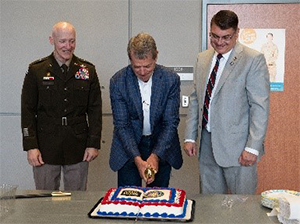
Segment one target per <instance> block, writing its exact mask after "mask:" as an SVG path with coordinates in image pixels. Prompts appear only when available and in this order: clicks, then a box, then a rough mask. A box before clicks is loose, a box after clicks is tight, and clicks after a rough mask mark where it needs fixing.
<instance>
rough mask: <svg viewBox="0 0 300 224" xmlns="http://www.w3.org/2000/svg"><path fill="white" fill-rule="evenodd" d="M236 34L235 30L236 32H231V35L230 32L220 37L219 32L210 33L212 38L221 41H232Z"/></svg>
mask: <svg viewBox="0 0 300 224" xmlns="http://www.w3.org/2000/svg"><path fill="white" fill-rule="evenodd" d="M234 35H235V32H234V33H233V34H231V35H230V34H228V35H225V36H223V37H219V36H218V35H217V34H214V33H209V37H210V39H212V40H214V41H219V40H221V41H224V42H228V41H230V40H231V39H232V38H233V36H234Z"/></svg>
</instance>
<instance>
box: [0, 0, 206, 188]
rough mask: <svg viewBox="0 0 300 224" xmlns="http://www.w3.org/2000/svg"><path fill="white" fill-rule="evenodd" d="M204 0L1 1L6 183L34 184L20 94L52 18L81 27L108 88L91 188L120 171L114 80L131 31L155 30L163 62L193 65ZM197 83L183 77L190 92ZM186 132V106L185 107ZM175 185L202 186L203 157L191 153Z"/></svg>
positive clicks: (0, 149)
mask: <svg viewBox="0 0 300 224" xmlns="http://www.w3.org/2000/svg"><path fill="white" fill-rule="evenodd" d="M200 4H201V1H200V0H185V1H183V0H157V1H155V0H152V1H146V0H132V1H130V0H77V1H68V0H64V1H52V0H48V1H46V0H39V1H38V0H35V1H26V0H19V1H14V0H1V5H0V7H1V14H0V16H1V21H0V25H1V27H0V31H1V38H0V40H1V48H0V51H1V69H0V78H1V81H0V97H1V101H0V141H1V142H0V163H1V164H0V165H1V166H0V183H9V184H16V185H19V189H34V183H33V177H32V169H31V167H30V166H29V165H28V163H27V159H26V152H23V151H22V138H21V128H20V97H21V89H22V83H23V79H24V76H25V73H26V71H27V68H28V64H29V63H30V62H32V61H34V60H36V59H38V58H41V57H45V56H47V55H49V54H50V53H51V52H52V50H53V47H52V46H51V45H50V44H49V41H48V37H49V35H50V32H51V28H52V26H53V24H55V23H56V22H58V21H61V20H66V21H69V22H71V23H72V24H73V25H74V26H75V28H76V33H77V47H76V50H75V54H76V55H77V56H79V57H82V58H84V59H86V60H89V61H91V62H93V63H94V64H95V65H96V68H97V71H98V75H99V78H100V83H101V86H102V94H103V112H104V115H103V132H102V135H103V138H102V143H101V145H102V149H101V151H100V156H99V158H97V160H95V161H93V162H92V163H91V165H90V170H89V182H88V189H89V190H107V189H108V188H109V187H115V186H116V173H114V172H112V171H111V170H110V168H109V166H108V157H109V150H110V143H111V136H112V116H111V112H110V103H109V93H108V88H109V86H108V84H109V79H110V77H111V76H112V75H113V74H114V73H115V72H116V71H117V70H119V69H120V68H122V67H124V66H126V65H127V63H128V58H127V53H126V47H127V42H128V38H129V35H131V34H132V35H135V34H137V33H138V32H141V31H145V32H149V33H150V34H152V35H153V37H154V38H155V39H156V42H157V46H158V50H159V58H158V63H160V64H163V65H166V66H193V65H194V63H195V60H196V55H197V53H198V51H199V50H200V24H201V23H200V17H201V7H200ZM190 88H191V82H190V81H185V82H182V85H181V89H182V94H184V95H187V94H188V93H189V91H190ZM181 114H182V115H181V123H180V127H179V133H180V136H181V137H182V136H183V132H184V126H185V125H184V122H185V114H186V109H184V108H181ZM171 185H172V186H173V187H180V188H183V189H186V190H187V191H188V192H191V193H194V192H195V193H196V192H198V191H199V177H198V165H197V158H192V159H191V158H187V157H186V156H185V155H184V165H183V167H182V168H181V169H180V170H179V171H174V172H173V174H172V178H171Z"/></svg>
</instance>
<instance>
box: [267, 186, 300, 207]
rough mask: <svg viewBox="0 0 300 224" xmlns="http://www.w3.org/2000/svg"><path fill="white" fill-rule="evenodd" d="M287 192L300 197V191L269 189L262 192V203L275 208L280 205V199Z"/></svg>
mask: <svg viewBox="0 0 300 224" xmlns="http://www.w3.org/2000/svg"><path fill="white" fill-rule="evenodd" d="M287 194H292V195H296V196H299V197H300V192H298V191H291V190H269V191H264V192H262V193H261V204H262V205H263V206H265V207H267V208H270V209H273V208H274V207H276V206H278V199H279V198H280V197H284V196H285V195H287Z"/></svg>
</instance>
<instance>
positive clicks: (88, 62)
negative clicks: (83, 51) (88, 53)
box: [78, 58, 95, 66]
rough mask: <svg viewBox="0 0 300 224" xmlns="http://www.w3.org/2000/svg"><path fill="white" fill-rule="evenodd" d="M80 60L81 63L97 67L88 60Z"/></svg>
mask: <svg viewBox="0 0 300 224" xmlns="http://www.w3.org/2000/svg"><path fill="white" fill-rule="evenodd" d="M78 60H79V61H82V62H83V63H86V64H89V65H91V66H95V65H94V64H93V63H92V62H90V61H87V60H85V59H83V58H78Z"/></svg>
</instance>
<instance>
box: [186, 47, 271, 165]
mask: <svg viewBox="0 0 300 224" xmlns="http://www.w3.org/2000/svg"><path fill="white" fill-rule="evenodd" d="M213 55H214V49H209V50H206V51H204V52H201V53H199V55H198V58H197V65H196V69H195V73H194V91H193V92H192V94H191V96H190V106H189V114H188V118H187V122H186V131H185V139H193V140H196V139H197V136H198V134H199V136H200V138H201V130H202V110H203V102H204V97H205V91H206V80H207V79H208V75H209V73H210V67H211V63H212V57H213ZM269 91H270V88H269V73H268V68H267V65H266V61H265V58H264V55H263V54H261V53H259V52H257V51H255V50H253V49H250V48H248V47H246V46H244V45H242V44H240V43H239V42H237V44H236V45H235V47H234V49H233V51H232V52H231V54H230V56H229V58H228V61H227V63H226V65H225V67H224V70H223V73H222V76H221V78H220V81H219V83H218V85H217V86H216V89H215V94H214V98H213V99H212V101H211V105H210V109H211V112H210V119H211V120H210V121H211V141H212V147H213V153H214V156H215V159H216V161H217V163H218V164H219V165H220V166H223V167H229V166H239V165H240V164H239V163H238V158H239V156H240V155H241V153H242V151H243V150H244V149H245V147H250V148H253V149H256V150H258V151H259V155H260V156H261V155H263V154H264V148H263V142H264V138H265V135H266V130H267V123H268V113H269ZM200 141H201V139H200ZM199 154H200V153H199Z"/></svg>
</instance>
